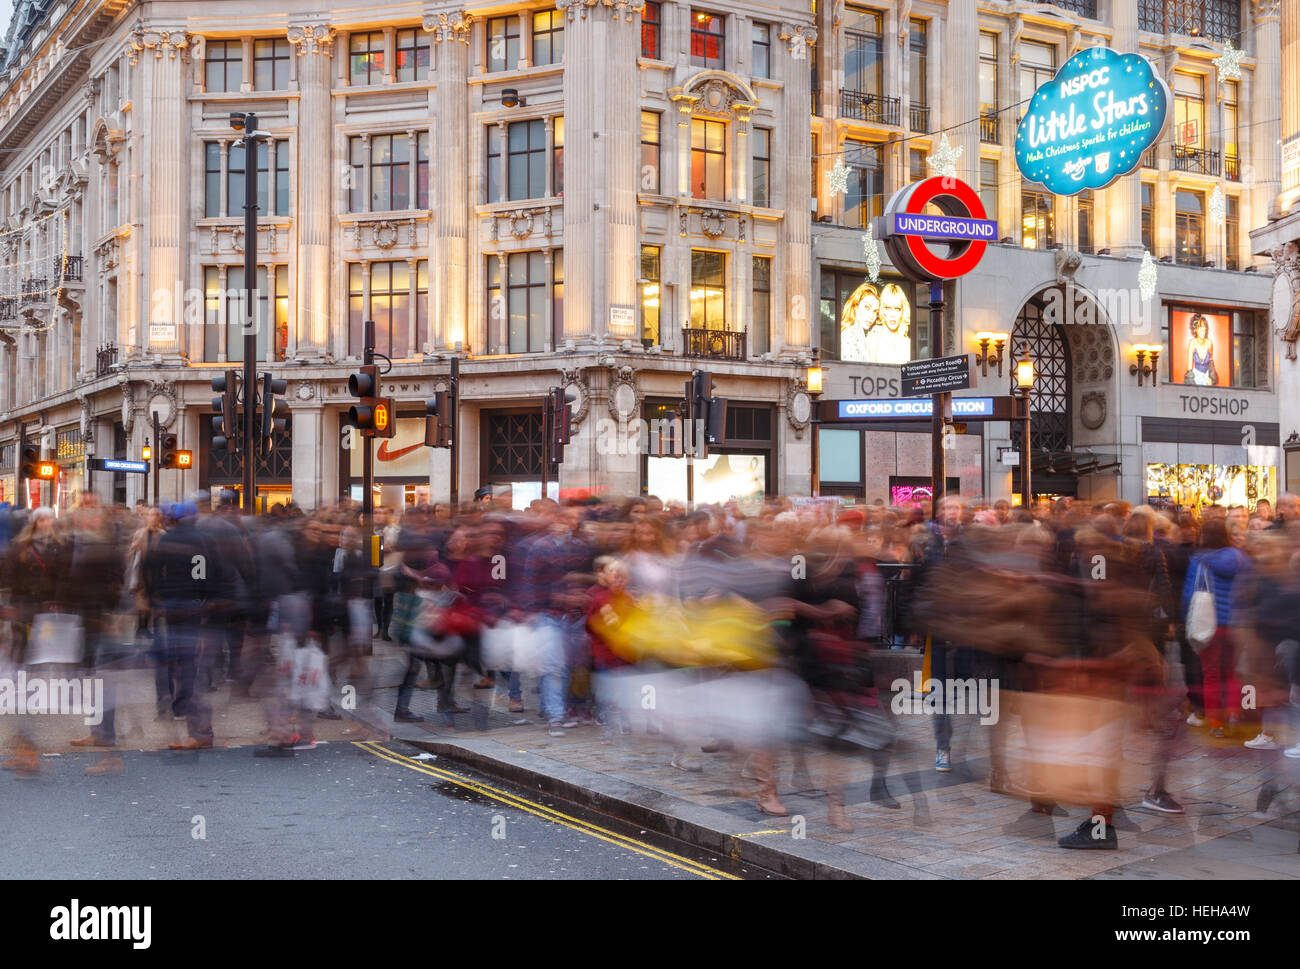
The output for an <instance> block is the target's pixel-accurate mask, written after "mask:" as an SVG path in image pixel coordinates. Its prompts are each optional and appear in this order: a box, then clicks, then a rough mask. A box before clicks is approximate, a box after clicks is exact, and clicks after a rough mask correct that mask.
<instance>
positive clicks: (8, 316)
mask: <svg viewBox="0 0 1300 969" xmlns="http://www.w3.org/2000/svg"><path fill="white" fill-rule="evenodd" d="M16 319H18V300H17V299H15V298H14V297H13V296H5V297H0V320H16Z"/></svg>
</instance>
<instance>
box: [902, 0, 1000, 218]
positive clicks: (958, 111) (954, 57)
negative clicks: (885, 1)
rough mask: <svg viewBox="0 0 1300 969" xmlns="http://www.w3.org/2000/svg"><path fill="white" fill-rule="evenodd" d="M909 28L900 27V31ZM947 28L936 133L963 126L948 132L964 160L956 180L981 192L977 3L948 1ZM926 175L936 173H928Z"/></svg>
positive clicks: (961, 159)
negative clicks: (977, 75) (973, 72)
mask: <svg viewBox="0 0 1300 969" xmlns="http://www.w3.org/2000/svg"><path fill="white" fill-rule="evenodd" d="M906 26H907V25H906V24H900V25H899V30H900V31H901V30H903V29H904V28H905V27H906ZM944 27H945V30H944V35H943V44H944V46H945V48H946V50H945V52H944V56H943V57H942V58H941V60H940V63H941V65H942V66H941V69H940V74H941V76H942V78H943V89H942V94H941V97H940V99H939V101H940V104H941V105H942V108H943V110H942V114H941V120H940V124H939V125H938V126H937V129H936V130H942V129H945V128H952V126H953V125H961V127H959V128H953V129H952V130H951V131H948V132H947V135H948V144H950V145H952V146H953V148H957V147H960V148H961V149H962V152H961V157H959V158H958V159H957V161H956V166H957V177H958V178H959V179H961V180H962V181H963V182H965V183H966V184H967V185H971V186H973V187H974V188H975V190H976V191H979V184H980V125H979V121H978V120H977V119H978V118H979V113H980V90H979V84H977V83H974V81H975V78H974V77H972V76H971V75H972V70H971V67H972V64H973V65H974V67H975V70H976V71H978V70H979V59H978V57H979V55H978V51H979V18H978V17H977V15H976V12H975V0H948V18H947V20H946V22H945V24H944ZM936 39H937V38H936ZM931 63H933V61H932V62H931ZM931 103H933V102H931ZM932 137H933V139H934V141H935V142H937V141H938V140H939V136H938V135H934V136H932ZM927 174H933V172H932V171H929V170H928V171H927ZM996 217H997V215H996V213H995V214H993V215H992V218H996Z"/></svg>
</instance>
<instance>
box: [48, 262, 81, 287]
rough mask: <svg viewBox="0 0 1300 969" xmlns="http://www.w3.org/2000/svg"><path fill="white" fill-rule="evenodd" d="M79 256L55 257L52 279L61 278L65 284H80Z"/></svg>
mask: <svg viewBox="0 0 1300 969" xmlns="http://www.w3.org/2000/svg"><path fill="white" fill-rule="evenodd" d="M81 263H82V257H81V256H55V257H54V277H55V278H56V279H57V278H59V277H60V276H62V277H63V281H64V282H65V283H79V282H81Z"/></svg>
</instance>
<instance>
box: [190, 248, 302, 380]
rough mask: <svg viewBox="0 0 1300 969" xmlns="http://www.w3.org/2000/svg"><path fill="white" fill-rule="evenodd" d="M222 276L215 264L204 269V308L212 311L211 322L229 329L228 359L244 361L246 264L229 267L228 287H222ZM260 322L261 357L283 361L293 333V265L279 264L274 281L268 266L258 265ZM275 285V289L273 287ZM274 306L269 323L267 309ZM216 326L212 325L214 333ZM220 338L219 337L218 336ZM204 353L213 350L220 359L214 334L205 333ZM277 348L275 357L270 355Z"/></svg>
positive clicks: (258, 357)
mask: <svg viewBox="0 0 1300 969" xmlns="http://www.w3.org/2000/svg"><path fill="white" fill-rule="evenodd" d="M219 280H220V276H219V275H218V273H217V269H216V268H215V267H212V266H208V267H205V268H204V270H203V284H204V297H203V299H204V309H205V311H206V312H207V313H208V314H209V321H210V322H215V323H216V327H219V326H220V325H221V322H222V319H221V317H222V311H223V309H224V315H225V319H224V323H225V328H226V360H227V361H228V362H230V363H242V362H243V360H244V317H245V311H244V267H243V266H229V267H227V268H226V289H225V292H222V291H221V289H220V282H219ZM256 280H257V282H256V285H257V289H256V291H255V292H254V294H253V295H254V299H255V300H256V304H257V307H256V321H257V359H258V360H259V361H265V360H283V359H284V352H285V348H286V347H287V346H288V334H289V267H288V266H276V267H275V278H274V280H268V278H267V274H266V268H265V267H258V270H257V277H256ZM272 284H273V285H274V287H275V288H274V292H273V291H272V289H271V286H272ZM268 306H270V308H271V311H272V313H273V314H274V316H273V317H272V319H271V321H270V323H269V324H268V322H267V309H268ZM216 327H211V329H213V331H214V333H215V331H216ZM219 338H220V337H219V336H218V337H217V339H219ZM203 346H204V353H207V352H208V351H209V350H211V352H212V356H211V358H210V359H211V360H216V359H217V353H218V344H217V343H216V341H215V340H213V339H212V335H211V334H204V341H203ZM272 347H273V348H274V356H270V357H268V356H267V354H268V353H269V352H271V348H272Z"/></svg>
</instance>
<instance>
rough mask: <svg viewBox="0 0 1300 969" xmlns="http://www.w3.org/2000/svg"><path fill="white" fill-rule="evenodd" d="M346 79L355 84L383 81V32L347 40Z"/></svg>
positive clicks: (353, 36) (369, 33)
mask: <svg viewBox="0 0 1300 969" xmlns="http://www.w3.org/2000/svg"><path fill="white" fill-rule="evenodd" d="M348 77H349V78H350V82H351V83H352V84H354V85H356V84H381V83H383V80H384V32H383V31H382V30H372V31H368V32H365V33H359V34H353V35H352V36H351V37H350V38H348Z"/></svg>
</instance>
